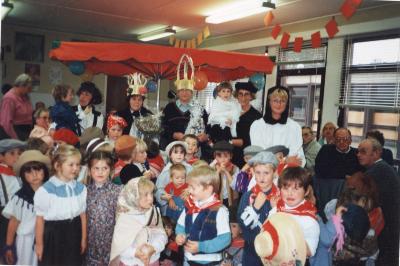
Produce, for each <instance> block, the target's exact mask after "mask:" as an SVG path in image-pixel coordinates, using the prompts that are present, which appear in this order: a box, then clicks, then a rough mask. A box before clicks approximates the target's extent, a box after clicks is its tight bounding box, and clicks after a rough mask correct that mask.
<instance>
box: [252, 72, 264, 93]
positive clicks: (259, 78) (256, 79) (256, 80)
mask: <svg viewBox="0 0 400 266" xmlns="http://www.w3.org/2000/svg"><path fill="white" fill-rule="evenodd" d="M250 81H251V83H253V85H254V86H255V87H256V88H257V89H258V90H262V89H264V87H265V76H264V74H263V73H256V74H254V75H253V76H251V77H250Z"/></svg>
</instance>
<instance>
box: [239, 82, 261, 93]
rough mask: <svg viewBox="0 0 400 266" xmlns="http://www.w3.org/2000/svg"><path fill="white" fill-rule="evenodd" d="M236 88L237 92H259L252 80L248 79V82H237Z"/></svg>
mask: <svg viewBox="0 0 400 266" xmlns="http://www.w3.org/2000/svg"><path fill="white" fill-rule="evenodd" d="M235 90H236V92H237V91H238V90H246V91H249V92H251V93H256V92H257V88H256V87H255V86H254V84H253V83H252V82H250V81H248V82H236V84H235Z"/></svg>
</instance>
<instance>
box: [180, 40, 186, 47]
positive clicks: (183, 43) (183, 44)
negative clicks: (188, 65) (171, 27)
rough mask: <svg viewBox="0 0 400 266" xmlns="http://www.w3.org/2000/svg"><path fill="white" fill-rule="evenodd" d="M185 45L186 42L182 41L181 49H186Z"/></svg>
mask: <svg viewBox="0 0 400 266" xmlns="http://www.w3.org/2000/svg"><path fill="white" fill-rule="evenodd" d="M185 43H186V41H185V40H181V46H180V47H181V48H185Z"/></svg>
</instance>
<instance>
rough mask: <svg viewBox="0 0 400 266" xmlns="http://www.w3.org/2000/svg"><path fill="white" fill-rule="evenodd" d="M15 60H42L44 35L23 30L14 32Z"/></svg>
mask: <svg viewBox="0 0 400 266" xmlns="http://www.w3.org/2000/svg"><path fill="white" fill-rule="evenodd" d="M14 50H15V60H22V61H29V62H43V61H44V36H43V35H38V34H30V33H23V32H16V33H15V49H14Z"/></svg>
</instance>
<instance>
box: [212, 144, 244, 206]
mask: <svg viewBox="0 0 400 266" xmlns="http://www.w3.org/2000/svg"><path fill="white" fill-rule="evenodd" d="M213 151H214V161H213V162H212V163H211V164H210V166H211V167H214V168H215V170H217V173H218V175H219V177H220V180H221V181H220V182H221V188H220V191H219V192H218V193H219V195H220V198H221V200H222V202H223V203H224V205H225V206H226V207H228V208H229V207H231V206H237V202H238V198H239V194H238V193H237V192H236V191H235V185H236V176H237V174H238V173H239V168H238V167H237V166H236V165H234V164H233V163H232V161H231V160H232V152H233V145H232V144H230V143H229V142H227V141H225V140H222V141H218V142H217V143H215V144H214V146H213Z"/></svg>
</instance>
